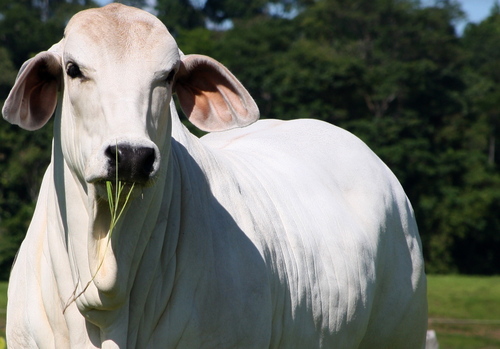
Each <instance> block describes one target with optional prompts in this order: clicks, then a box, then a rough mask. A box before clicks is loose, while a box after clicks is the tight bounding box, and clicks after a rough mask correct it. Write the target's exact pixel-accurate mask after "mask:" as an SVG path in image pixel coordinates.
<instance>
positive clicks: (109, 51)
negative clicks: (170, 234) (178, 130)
mask: <svg viewBox="0 0 500 349" xmlns="http://www.w3.org/2000/svg"><path fill="white" fill-rule="evenodd" d="M118 10H120V11H119V12H118V13H117V11H118ZM123 10H128V11H123ZM103 33H106V35H103ZM60 45H61V48H60V51H61V59H62V70H63V79H64V95H63V108H64V109H63V112H62V119H61V144H62V149H63V154H64V157H65V159H66V160H67V162H68V164H69V165H70V166H71V167H72V168H73V170H74V171H75V172H76V173H78V174H82V177H83V179H84V180H85V181H86V182H88V183H99V182H103V181H105V180H113V179H114V178H115V177H116V171H117V170H118V178H119V179H120V180H123V181H125V182H135V183H139V184H144V183H148V182H150V181H151V179H153V178H154V177H155V175H156V173H157V172H158V169H159V165H160V158H161V153H160V149H163V148H164V144H165V142H166V140H167V138H168V137H167V135H169V125H170V123H169V121H170V118H169V102H170V99H171V95H172V86H173V81H174V76H175V73H176V72H177V70H178V69H179V66H180V57H179V56H180V55H179V49H178V47H177V44H176V43H175V40H174V39H173V38H172V36H171V35H170V34H169V32H168V31H167V29H166V28H165V26H163V25H162V24H161V22H159V20H158V19H156V18H155V17H154V16H151V15H149V14H148V13H146V12H139V11H136V10H134V9H132V8H123V7H122V6H116V7H112V9H110V10H109V11H104V12H103V11H101V10H89V11H84V12H81V13H79V14H77V15H76V16H74V17H73V18H72V20H71V21H70V22H69V24H68V26H67V28H66V31H65V36H64V39H63V40H62V42H61V44H60Z"/></svg>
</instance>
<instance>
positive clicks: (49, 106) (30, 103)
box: [2, 51, 62, 131]
mask: <svg viewBox="0 0 500 349" xmlns="http://www.w3.org/2000/svg"><path fill="white" fill-rule="evenodd" d="M61 72H62V68H61V60H60V56H59V55H58V54H56V53H54V52H50V51H44V52H40V53H39V54H37V55H36V56H35V57H33V58H31V59H29V60H28V61H26V62H25V63H24V64H23V66H22V67H21V69H20V70H19V73H18V75H17V78H16V82H15V84H14V86H13V87H12V90H10V93H9V96H8V97H7V100H6V101H5V104H4V106H3V109H2V114H3V117H4V118H5V119H6V120H7V121H8V122H10V123H12V124H16V125H19V126H20V127H22V128H24V129H26V130H30V131H31V130H37V129H39V128H41V127H42V126H43V125H45V124H46V123H47V121H49V119H50V117H51V116H52V114H53V113H54V111H55V109H56V105H57V93H58V90H59V85H60V81H61Z"/></svg>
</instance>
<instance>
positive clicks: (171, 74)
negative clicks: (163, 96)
mask: <svg viewBox="0 0 500 349" xmlns="http://www.w3.org/2000/svg"><path fill="white" fill-rule="evenodd" d="M174 76H175V70H172V71H170V73H169V74H168V76H167V78H166V79H165V81H166V82H167V83H168V84H171V83H172V81H173V80H174Z"/></svg>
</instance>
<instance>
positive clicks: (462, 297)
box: [427, 275, 500, 349]
mask: <svg viewBox="0 0 500 349" xmlns="http://www.w3.org/2000/svg"><path fill="white" fill-rule="evenodd" d="M427 281H428V290H427V294H428V300H429V329H433V330H435V331H436V334H437V338H438V342H439V348H440V349H448V348H449V349H452V348H453V349H469V348H470V349H493V348H500V277H499V276H495V277H475V276H458V275H449V276H444V275H439V276H437V275H430V276H428V277H427Z"/></svg>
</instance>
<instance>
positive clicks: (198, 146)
mask: <svg viewBox="0 0 500 349" xmlns="http://www.w3.org/2000/svg"><path fill="white" fill-rule="evenodd" d="M72 65H77V66H78V67H79V71H77V70H76V68H75V67H74V66H73V67H72ZM40 71H41V72H42V73H43V74H33V73H32V72H40ZM77 73H79V74H77ZM174 73H175V78H173V74H174ZM58 89H59V90H60V92H58ZM173 90H175V91H176V92H177V94H178V96H179V99H180V102H181V105H182V107H183V108H184V110H185V112H186V114H187V115H188V116H189V118H190V120H191V122H193V123H194V124H195V125H197V126H198V127H200V128H203V129H206V130H209V131H215V130H218V131H221V132H216V133H211V134H208V135H207V136H205V137H202V138H201V139H198V138H196V137H194V136H193V135H191V134H190V133H189V132H188V131H187V129H186V128H185V127H184V126H183V125H182V124H181V123H180V121H179V118H178V115H177V112H176V110H175V106H174V103H173V102H172V100H171V95H172V92H173ZM56 103H57V105H58V106H57V111H56V116H55V123H54V142H53V152H52V161H51V164H50V165H49V167H48V169H47V172H46V174H45V176H44V179H43V182H42V187H41V190H40V195H39V199H38V203H37V206H36V210H35V214H34V216H33V220H32V222H31V225H30V228H29V230H28V233H27V235H26V238H25V240H24V242H23V244H22V246H21V249H20V251H19V255H18V257H17V260H16V262H15V264H14V267H13V270H12V274H11V278H10V283H9V299H8V310H7V341H8V344H9V346H10V347H11V348H320V347H322V348H392V349H395V348H423V347H424V345H425V337H426V326H427V303H426V281H425V275H424V265H423V259H422V253H421V244H420V239H419V236H418V231H417V226H416V223H415V219H414V216H413V211H412V208H411V205H410V203H409V201H408V199H407V198H406V195H405V193H404V191H403V189H402V188H401V186H400V184H399V183H398V181H397V179H396V178H395V177H394V175H393V174H392V173H391V171H390V170H389V169H388V168H387V167H386V166H385V165H384V164H383V163H382V162H381V161H380V160H379V159H378V158H377V156H376V155H375V154H374V153H373V152H372V151H370V149H368V147H367V146H366V145H365V144H363V143H362V142H361V141H360V140H359V139H357V138H356V137H355V136H353V135H351V134H350V133H348V132H346V131H343V130H341V129H339V128H337V127H335V126H332V125H329V124H326V123H324V122H319V121H314V120H297V121H287V122H283V121H277V120H262V121H258V122H255V123H254V121H255V120H256V119H257V118H258V110H257V107H256V106H255V103H254V102H253V100H252V99H251V97H250V95H249V94H248V92H247V91H246V90H245V89H244V88H243V86H241V84H240V83H239V82H238V81H237V80H236V78H234V76H232V75H231V73H229V71H227V69H226V68H224V67H223V66H222V65H221V64H220V63H218V62H216V61H214V60H213V59H210V58H208V57H204V56H184V55H182V54H181V53H180V51H179V50H178V48H177V45H176V43H175V41H174V40H173V38H172V37H171V36H170V35H169V34H168V31H167V30H166V28H165V27H164V26H163V25H162V24H161V23H160V22H159V21H158V20H157V19H156V18H155V17H154V16H152V15H149V14H147V13H145V12H143V11H140V10H137V9H133V8H129V7H126V6H123V5H117V4H113V5H109V6H106V7H104V8H102V9H97V10H89V11H84V12H81V13H79V14H77V15H76V16H75V17H73V19H72V20H71V21H70V23H69V24H68V27H67V29H66V32H65V37H64V38H63V39H62V40H61V42H60V43H58V44H57V45H55V46H54V47H53V48H52V49H51V50H49V51H48V52H45V53H41V54H39V55H38V56H36V57H35V58H33V59H32V60H30V61H28V62H27V63H26V64H25V66H24V67H23V69H22V71H21V72H20V74H19V76H18V79H17V81H16V85H15V86H14V87H13V89H12V92H11V94H10V95H9V98H8V100H7V102H6V104H5V107H4V110H3V113H4V117H5V118H6V119H7V120H8V121H10V122H12V123H16V124H19V125H20V126H21V127H24V128H27V129H37V128H40V127H42V126H43V124H45V123H46V122H47V120H48V119H49V118H50V116H51V114H52V112H53V111H54V108H55V106H56ZM249 124H251V125H250V126H246V125H249ZM240 126H246V127H240ZM114 144H127V145H128V146H130V147H148V148H150V149H153V150H154V154H155V158H154V163H153V165H152V167H151V173H150V177H151V178H150V180H149V181H147V183H143V184H140V185H138V186H137V187H136V189H135V190H134V193H133V199H132V201H131V203H130V204H129V205H128V207H127V208H126V210H125V213H124V215H123V216H122V218H121V219H120V221H119V223H118V226H117V227H116V229H115V231H114V232H113V235H112V238H111V243H110V245H109V247H106V245H107V241H108V238H109V236H108V232H107V229H108V227H109V221H110V215H109V212H108V204H107V201H106V198H105V190H104V185H103V183H104V180H105V179H106V176H107V175H108V173H109V169H108V167H107V166H109V159H107V158H106V155H105V154H106V149H108V148H109V147H110V146H112V145H114ZM101 263H102V265H101ZM87 285H88V287H87V288H86V286H87Z"/></svg>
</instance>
